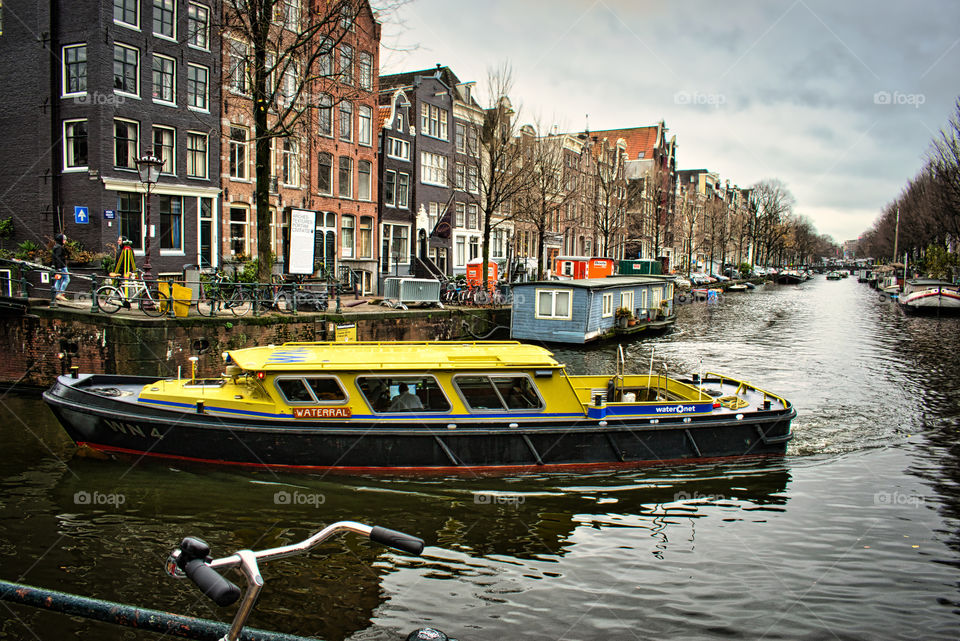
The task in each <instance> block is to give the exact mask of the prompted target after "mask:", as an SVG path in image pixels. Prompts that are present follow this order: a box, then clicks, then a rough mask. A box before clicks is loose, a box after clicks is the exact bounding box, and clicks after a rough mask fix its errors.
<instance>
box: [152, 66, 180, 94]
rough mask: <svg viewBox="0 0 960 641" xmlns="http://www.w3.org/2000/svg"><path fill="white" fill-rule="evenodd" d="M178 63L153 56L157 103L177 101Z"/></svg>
mask: <svg viewBox="0 0 960 641" xmlns="http://www.w3.org/2000/svg"><path fill="white" fill-rule="evenodd" d="M176 69H177V61H176V60H174V59H173V58H167V57H166V56H160V55H157V54H153V99H154V101H157V102H169V103H171V104H173V103H174V102H175V101H176V95H177V88H176V77H177V71H176Z"/></svg>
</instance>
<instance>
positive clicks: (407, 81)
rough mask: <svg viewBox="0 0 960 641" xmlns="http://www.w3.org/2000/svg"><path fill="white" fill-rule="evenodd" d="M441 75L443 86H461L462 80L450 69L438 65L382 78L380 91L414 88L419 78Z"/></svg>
mask: <svg viewBox="0 0 960 641" xmlns="http://www.w3.org/2000/svg"><path fill="white" fill-rule="evenodd" d="M438 73H439V78H440V80H441V81H442V82H443V84H445V85H447V86H448V87H456V86H457V85H459V84H460V79H459V78H457V76H456V74H455V73H453V72H452V71H450V67H441V66H440V65H437V66H436V67H433V68H432V69H421V70H420V71H404V72H403V73H393V74H388V75H385V76H380V91H384V90H389V89H396V88H398V87H412V86H413V81H414V80H415V79H416V78H417V77H419V76H426V77H435V76H437V74H438Z"/></svg>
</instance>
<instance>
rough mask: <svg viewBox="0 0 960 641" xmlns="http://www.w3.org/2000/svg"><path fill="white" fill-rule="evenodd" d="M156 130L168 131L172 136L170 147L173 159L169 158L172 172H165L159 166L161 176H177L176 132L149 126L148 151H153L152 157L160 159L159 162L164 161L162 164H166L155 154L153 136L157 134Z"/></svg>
mask: <svg viewBox="0 0 960 641" xmlns="http://www.w3.org/2000/svg"><path fill="white" fill-rule="evenodd" d="M157 130H160V131H168V132H170V133H171V134H173V136H172V139H173V145H172V147H171V152H172V153H173V157H172V158H170V166H171V168H172V171H166V170H165V169H164V168H163V165H161V166H160V173H161V174H163V175H164V176H176V175H177V130H176V128H174V127H168V126H166V125H151V130H150V149H151V150H152V151H153V155H154V156H156V157H157V158H160V159H161V160H164V164H166V160H165V159H163V158H161V156H160V154H157V151H156V147H157V143H156V140H154V134H155V133H156V132H157Z"/></svg>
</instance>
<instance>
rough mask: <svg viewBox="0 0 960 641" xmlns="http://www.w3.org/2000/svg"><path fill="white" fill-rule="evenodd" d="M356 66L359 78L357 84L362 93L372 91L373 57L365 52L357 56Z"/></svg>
mask: <svg viewBox="0 0 960 641" xmlns="http://www.w3.org/2000/svg"><path fill="white" fill-rule="evenodd" d="M357 66H358V67H359V69H358V71H359V73H360V77H359V79H358V84H359V85H360V88H361V89H363V90H364V91H373V56H371V55H370V54H369V53H367V52H365V51H361V52H360V53H359V54H358V55H357Z"/></svg>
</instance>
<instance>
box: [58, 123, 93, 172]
mask: <svg viewBox="0 0 960 641" xmlns="http://www.w3.org/2000/svg"><path fill="white" fill-rule="evenodd" d="M77 122H83V123H86V122H87V119H86V118H70V119H68V120H64V121H63V172H64V173H67V172H71V171H86V170H87V168H88V167H89V165H90V131H89V129H88V130H87V164H86V165H82V166H81V165H77V166H76V167H74V166H72V165H68V164H67V157H68V156H67V125H69V124H72V123H77Z"/></svg>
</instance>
